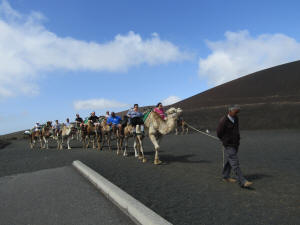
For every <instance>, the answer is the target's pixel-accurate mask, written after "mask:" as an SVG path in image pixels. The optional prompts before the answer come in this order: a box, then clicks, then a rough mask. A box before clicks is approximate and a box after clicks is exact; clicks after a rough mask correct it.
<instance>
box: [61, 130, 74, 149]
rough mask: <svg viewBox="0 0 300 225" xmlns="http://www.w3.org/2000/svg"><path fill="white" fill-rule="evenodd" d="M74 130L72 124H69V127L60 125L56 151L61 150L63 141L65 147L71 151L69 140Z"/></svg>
mask: <svg viewBox="0 0 300 225" xmlns="http://www.w3.org/2000/svg"><path fill="white" fill-rule="evenodd" d="M75 130H76V128H75V125H74V124H70V126H66V125H65V124H63V125H62V127H61V131H60V134H59V136H58V139H57V149H60V150H62V149H63V142H64V139H67V147H68V149H71V146H70V140H71V139H73V135H74V133H75Z"/></svg>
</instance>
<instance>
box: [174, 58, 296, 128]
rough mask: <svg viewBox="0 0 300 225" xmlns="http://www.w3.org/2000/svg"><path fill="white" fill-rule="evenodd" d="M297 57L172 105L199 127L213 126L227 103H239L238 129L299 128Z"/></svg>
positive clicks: (188, 120) (223, 112) (224, 110)
mask: <svg viewBox="0 0 300 225" xmlns="http://www.w3.org/2000/svg"><path fill="white" fill-rule="evenodd" d="M299 87H300V61H296V62H292V63H287V64H284V65H279V66H276V67H272V68H269V69H265V70H262V71H258V72H255V73H252V74H249V75H247V76H244V77H241V78H239V79H236V80H233V81H230V82H228V83H225V84H222V85H219V86H217V87H215V88H212V89H209V90H207V91H205V92H202V93H200V94H197V95H194V96H192V97H190V98H187V99H185V100H183V101H180V102H178V103H176V104H174V105H172V106H175V107H181V108H182V109H183V110H184V117H185V120H186V121H187V122H188V123H190V124H191V125H194V126H196V127H198V128H203V129H206V128H208V129H213V130H214V129H215V128H216V126H217V123H218V121H219V119H220V117H221V116H222V115H224V114H225V113H226V111H227V107H228V106H229V105H232V104H239V105H240V106H241V107H242V110H241V113H240V126H241V129H297V128H300V88H299Z"/></svg>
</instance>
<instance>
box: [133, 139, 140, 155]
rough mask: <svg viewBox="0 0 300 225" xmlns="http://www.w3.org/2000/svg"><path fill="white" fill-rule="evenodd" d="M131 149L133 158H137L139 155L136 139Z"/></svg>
mask: <svg viewBox="0 0 300 225" xmlns="http://www.w3.org/2000/svg"><path fill="white" fill-rule="evenodd" d="M133 149H134V157H136V158H137V157H138V156H139V154H138V152H137V140H136V138H135V139H134V142H133Z"/></svg>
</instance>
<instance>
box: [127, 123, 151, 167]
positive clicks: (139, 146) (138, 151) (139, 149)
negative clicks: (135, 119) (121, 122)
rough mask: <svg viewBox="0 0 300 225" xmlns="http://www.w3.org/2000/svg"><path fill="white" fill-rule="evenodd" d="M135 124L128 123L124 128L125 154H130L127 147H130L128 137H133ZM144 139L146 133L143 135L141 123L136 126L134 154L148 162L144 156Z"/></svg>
mask: <svg viewBox="0 0 300 225" xmlns="http://www.w3.org/2000/svg"><path fill="white" fill-rule="evenodd" d="M133 129H134V128H133V126H132V125H127V126H126V127H125V128H124V138H125V149H124V154H123V156H124V157H125V156H128V153H127V147H128V139H129V138H130V137H133ZM143 139H144V135H142V132H141V129H140V125H137V126H136V136H135V137H134V142H133V148H134V153H135V154H134V155H135V157H139V159H141V160H142V162H144V163H145V162H146V161H147V160H146V158H145V156H144V149H143Z"/></svg>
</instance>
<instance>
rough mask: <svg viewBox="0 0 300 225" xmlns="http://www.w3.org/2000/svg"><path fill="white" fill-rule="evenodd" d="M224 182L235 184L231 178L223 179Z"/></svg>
mask: <svg viewBox="0 0 300 225" xmlns="http://www.w3.org/2000/svg"><path fill="white" fill-rule="evenodd" d="M223 180H224V181H226V182H229V183H236V181H237V180H236V179H233V178H231V177H229V178H224V179H223Z"/></svg>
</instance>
